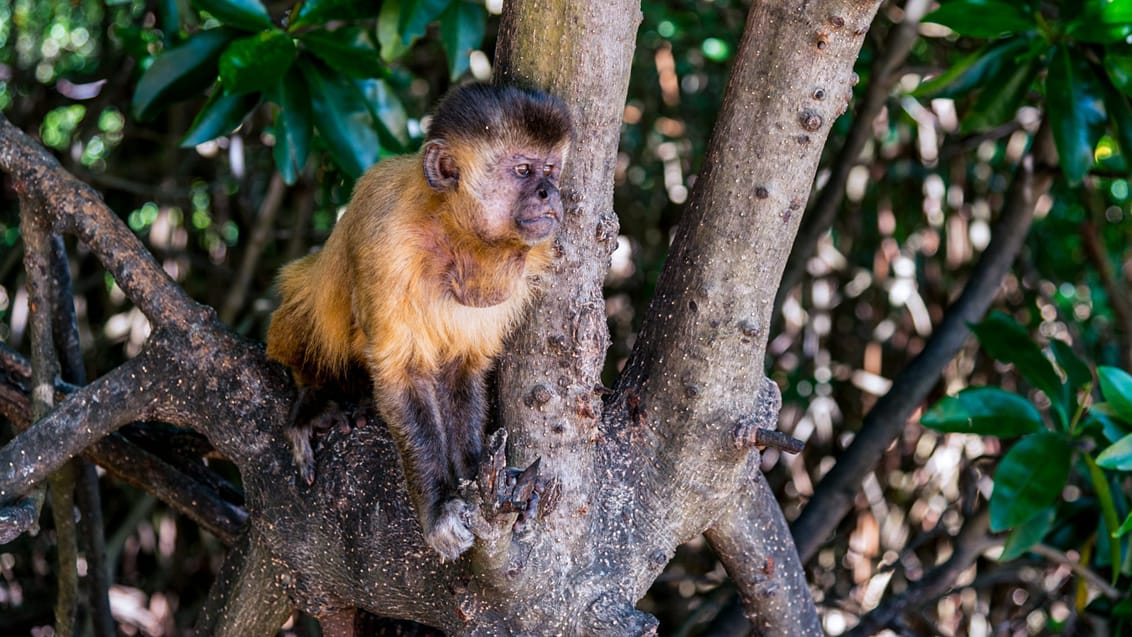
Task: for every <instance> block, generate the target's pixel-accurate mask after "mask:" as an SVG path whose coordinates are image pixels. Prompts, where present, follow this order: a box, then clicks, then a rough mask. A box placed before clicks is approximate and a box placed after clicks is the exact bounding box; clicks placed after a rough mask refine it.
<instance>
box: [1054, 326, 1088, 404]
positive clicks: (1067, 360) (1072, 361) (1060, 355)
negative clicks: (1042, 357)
mask: <svg viewBox="0 0 1132 637" xmlns="http://www.w3.org/2000/svg"><path fill="white" fill-rule="evenodd" d="M1049 348H1050V351H1052V352H1053V357H1054V359H1055V360H1056V361H1057V364H1058V365H1059V366H1060V367H1061V369H1062V370H1063V371H1064V372H1065V377H1066V379H1067V380H1068V381H1069V387H1070V389H1072V390H1074V391H1076V390H1078V389H1080V388H1082V387H1084V386H1085V385H1088V384H1089V383H1091V382H1093V373H1092V372H1090V371H1089V366H1088V365H1086V364H1085V361H1083V360H1081V358H1080V357H1079V356H1077V353H1076V352H1074V351H1073V348H1072V347H1070V346H1069V344H1068V343H1066V342H1065V341H1062V340H1058V339H1056V338H1055V339H1052V340H1051V341H1050V342H1049Z"/></svg>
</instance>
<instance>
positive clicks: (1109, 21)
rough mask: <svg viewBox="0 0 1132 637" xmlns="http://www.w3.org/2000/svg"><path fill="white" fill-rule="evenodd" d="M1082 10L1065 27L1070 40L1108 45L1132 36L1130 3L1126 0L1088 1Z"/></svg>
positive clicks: (1131, 9) (1131, 6)
mask: <svg viewBox="0 0 1132 637" xmlns="http://www.w3.org/2000/svg"><path fill="white" fill-rule="evenodd" d="M1082 8H1083V9H1084V11H1083V12H1081V13H1080V14H1079V15H1077V16H1076V17H1074V18H1073V19H1070V20H1069V22H1068V24H1066V26H1065V33H1066V35H1068V36H1069V37H1070V38H1071V39H1073V40H1080V41H1082V42H1094V43H1098V44H1110V43H1115V42H1121V41H1123V40H1125V39H1126V38H1127V37H1128V35H1129V34H1132V3H1129V2H1128V1H1127V0H1101V1H1090V2H1085V3H1084V5H1083V7H1082Z"/></svg>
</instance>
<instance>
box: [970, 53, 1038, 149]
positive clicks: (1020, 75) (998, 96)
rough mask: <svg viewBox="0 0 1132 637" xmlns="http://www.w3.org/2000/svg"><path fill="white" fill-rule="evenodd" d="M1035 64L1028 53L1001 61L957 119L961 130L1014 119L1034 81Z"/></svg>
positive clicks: (995, 124) (975, 128) (978, 128)
mask: <svg viewBox="0 0 1132 637" xmlns="http://www.w3.org/2000/svg"><path fill="white" fill-rule="evenodd" d="M1038 67H1039V65H1038V59H1037V58H1033V57H1029V58H1025V59H1023V60H1019V61H1018V62H1017V63H1015V64H1008V65H1004V66H1003V67H1002V68H1001V69H999V70H998V72H997V73H996V74H995V75H993V76H991V77H989V78H987V81H986V84H985V86H984V87H983V90H981V91H979V96H978V97H977V98H975V104H974V105H973V106H972V107H971V109H970V110H969V111H968V112H967V116H966V117H964V118H963V121H962V122H961V123H960V126H959V128H960V130H961V131H962V132H964V133H973V132H976V131H981V130H986V129H988V128H993V127H995V126H998V125H999V124H1002V123H1004V122H1008V121H1010V120H1012V119H1014V114H1015V113H1017V112H1018V109H1019V108H1020V107H1021V106H1022V102H1023V101H1024V100H1025V99H1026V94H1027V93H1029V91H1030V88H1031V87H1032V86H1033V84H1034V78H1035V77H1036V76H1037V74H1038Z"/></svg>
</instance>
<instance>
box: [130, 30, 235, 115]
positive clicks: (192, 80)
mask: <svg viewBox="0 0 1132 637" xmlns="http://www.w3.org/2000/svg"><path fill="white" fill-rule="evenodd" d="M233 35H234V33H233V32H232V31H230V30H228V29H209V30H207V31H201V32H200V33H197V34H196V35H194V36H192V37H190V38H189V39H188V40H186V41H185V43H184V44H182V45H180V46H178V47H174V48H172V49H169V50H167V51H164V52H163V53H161V55H159V56H157V59H156V60H154V61H153V64H152V65H150V67H149V68H148V69H146V71H145V73H144V74H143V75H142V76H141V79H140V80H138V86H137V89H135V90H134V100H133V112H134V116H135V117H137V118H138V119H141V120H147V119H150V118H151V117H153V116H154V115H155V114H157V112H158V111H159V110H160V109H161V108H163V107H164V106H166V105H167V104H170V103H172V102H176V101H179V100H183V99H185V98H187V97H190V96H195V95H200V94H201V93H202V92H203V91H204V89H206V88H208V86H209V85H211V84H212V83H213V82H214V81H215V80H216V63H217V60H219V59H220V52H221V51H222V50H223V49H224V46H225V45H226V44H228V42H229V41H230V40H231V39H232V37H233Z"/></svg>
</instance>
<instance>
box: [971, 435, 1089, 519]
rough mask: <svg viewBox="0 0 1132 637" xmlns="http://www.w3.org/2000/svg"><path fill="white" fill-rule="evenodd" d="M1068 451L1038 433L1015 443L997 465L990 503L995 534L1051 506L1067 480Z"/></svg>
mask: <svg viewBox="0 0 1132 637" xmlns="http://www.w3.org/2000/svg"><path fill="white" fill-rule="evenodd" d="M1071 456H1072V447H1071V446H1070V445H1069V441H1068V440H1067V439H1066V438H1065V437H1064V436H1062V435H1060V434H1058V433H1054V432H1050V431H1039V432H1037V433H1033V434H1030V435H1028V436H1026V437H1025V438H1022V439H1021V440H1019V441H1018V444H1016V445H1014V446H1013V447H1011V448H1010V451H1009V452H1007V454H1006V455H1005V456H1003V457H1002V460H1001V461H1000V462H999V463H998V469H997V470H995V472H994V491H993V492H992V493H991V499H990V528H991V531H993V532H995V533H997V532H999V531H1005V530H1007V529H1012V528H1014V527H1016V526H1018V525H1019V524H1024V523H1026V522H1028V521H1030V520H1031V519H1032V518H1033V517H1034V516H1036V515H1038V514H1039V513H1041V511H1042V509H1045V508H1047V507H1050V506H1053V504H1054V503H1055V502H1056V501H1057V499H1058V497H1060V495H1061V489H1062V488H1063V487H1064V486H1065V481H1066V480H1067V479H1068V478H1069V461H1070V458H1071Z"/></svg>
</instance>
